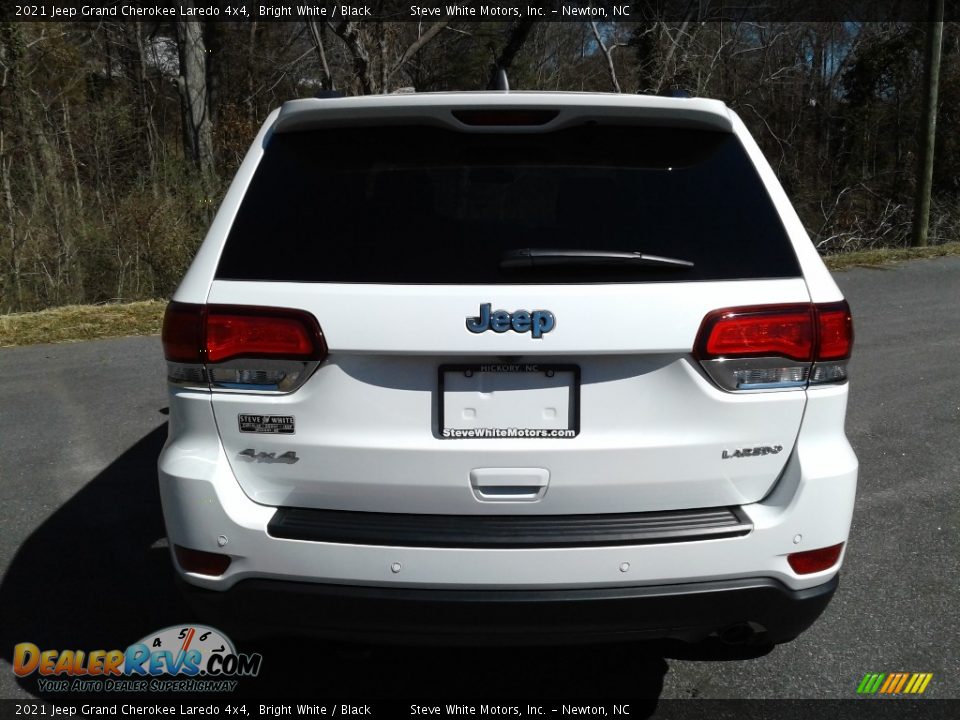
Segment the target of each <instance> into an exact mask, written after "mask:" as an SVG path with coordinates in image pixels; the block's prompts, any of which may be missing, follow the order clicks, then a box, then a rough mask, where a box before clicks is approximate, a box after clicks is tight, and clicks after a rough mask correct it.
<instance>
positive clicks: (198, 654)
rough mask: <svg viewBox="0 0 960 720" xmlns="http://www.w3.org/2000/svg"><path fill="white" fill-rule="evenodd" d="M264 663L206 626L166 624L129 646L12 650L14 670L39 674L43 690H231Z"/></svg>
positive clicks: (24, 645) (21, 674) (21, 646)
mask: <svg viewBox="0 0 960 720" xmlns="http://www.w3.org/2000/svg"><path fill="white" fill-rule="evenodd" d="M262 662H263V658H262V656H261V655H260V654H259V653H252V654H245V653H238V652H237V651H236V648H235V647H234V645H233V642H232V641H231V640H230V639H229V638H228V637H227V636H226V635H224V634H223V633H222V632H220V631H219V630H216V629H214V628H211V627H206V626H203V625H175V626H171V627H168V628H164V629H163V630H160V631H159V632H155V633H151V634H150V635H147V636H146V637H145V638H143V639H142V640H140V641H139V642H135V643H133V644H132V645H130V646H128V647H127V648H126V650H89V651H84V650H41V649H40V648H39V647H38V646H37V645H35V644H34V643H30V642H22V643H18V644H17V645H16V646H14V649H13V671H14V673H16V674H17V675H18V676H19V677H27V676H30V675H33V674H36V675H37V676H38V679H37V683H38V686H39V690H40V691H41V692H150V691H153V692H231V691H233V690H234V689H236V686H237V682H238V681H237V679H236V678H240V677H255V676H256V675H257V674H258V673H259V672H260V665H261V663H262Z"/></svg>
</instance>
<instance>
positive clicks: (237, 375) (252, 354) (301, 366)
mask: <svg viewBox="0 0 960 720" xmlns="http://www.w3.org/2000/svg"><path fill="white" fill-rule="evenodd" d="M163 349H164V354H165V356H166V358H167V368H168V377H169V379H170V381H171V382H174V383H177V384H180V385H188V386H193V387H207V388H213V389H221V390H234V391H245V392H249V391H255V392H282V393H286V392H292V391H293V390H295V389H297V388H298V387H299V386H300V385H302V384H303V382H304V381H305V380H306V379H307V377H309V375H310V374H311V373H312V372H313V370H314V369H316V367H317V365H319V364H320V362H322V361H323V359H324V358H325V357H326V355H327V346H326V343H325V341H324V339H323V333H322V332H321V330H320V326H319V325H318V324H317V320H316V318H314V317H313V315H311V314H310V313H308V312H305V311H302V310H289V309H285V308H265V307H249V306H243V305H192V304H187V303H178V302H171V303H170V304H169V305H168V306H167V312H166V314H165V315H164V321H163Z"/></svg>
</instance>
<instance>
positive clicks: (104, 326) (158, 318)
mask: <svg viewBox="0 0 960 720" xmlns="http://www.w3.org/2000/svg"><path fill="white" fill-rule="evenodd" d="M944 255H960V242H949V243H944V244H943V245H932V246H930V247H924V248H879V249H877V250H860V251H858V252H852V253H844V254H842V255H828V256H827V257H825V258H824V259H823V260H824V262H825V263H826V264H827V267H828V268H830V269H831V270H847V269H849V268H851V267H880V266H883V265H889V264H891V263H896V262H902V261H904V260H916V259H919V258H932V257H942V256H944ZM166 306H167V303H166V301H165V300H145V301H143V302H134V303H124V304H116V305H67V306H65V307H58V308H51V309H49V310H40V311H39V312H28V313H15V314H13V315H0V347H11V346H14V345H34V344H37V343H55V342H70V341H78V340H93V339H95V338H108V337H125V336H129V335H157V334H159V333H160V326H161V324H162V322H163V310H164V308H165V307H166Z"/></svg>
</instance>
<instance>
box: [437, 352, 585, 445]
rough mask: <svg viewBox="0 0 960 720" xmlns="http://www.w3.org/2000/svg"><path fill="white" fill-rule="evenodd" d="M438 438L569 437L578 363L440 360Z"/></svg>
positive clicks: (574, 426) (575, 428)
mask: <svg viewBox="0 0 960 720" xmlns="http://www.w3.org/2000/svg"><path fill="white" fill-rule="evenodd" d="M438 375H439V377H438V388H439V392H438V397H439V403H438V404H439V408H438V430H439V433H438V435H439V437H440V438H442V439H463V438H490V439H502V438H573V437H576V436H577V435H578V434H579V432H580V366H579V365H570V364H557V363H497V362H491V363H469V364H451V365H441V366H440V368H439V373H438Z"/></svg>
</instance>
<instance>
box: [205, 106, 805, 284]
mask: <svg viewBox="0 0 960 720" xmlns="http://www.w3.org/2000/svg"><path fill="white" fill-rule="evenodd" d="M519 248H551V249H552V248H556V249H587V250H616V251H637V252H643V253H647V254H653V255H662V256H669V257H672V258H679V259H682V260H687V261H690V262H693V263H694V266H693V267H692V268H683V269H677V268H672V269H663V268H647V267H626V266H622V265H610V266H596V265H592V266H591V265H585V266H568V267H561V268H546V269H544V268H537V269H533V270H530V269H527V270H516V269H509V268H506V269H505V268H502V267H501V260H502V259H503V256H504V253H505V252H508V251H510V250H516V249H519ZM799 275H800V270H799V267H798V264H797V260H796V257H795V255H794V253H793V249H792V247H791V245H790V242H789V240H788V238H787V236H786V233H785V231H784V228H783V225H782V224H781V222H780V219H779V217H778V215H777V213H776V211H775V209H774V207H773V205H772V203H771V201H770V198H769V196H768V195H767V192H766V190H765V189H764V187H763V184H762V183H761V181H760V179H759V177H758V176H757V173H756V170H755V169H754V168H753V166H752V164H751V163H750V161H749V159H748V158H747V156H746V153H745V151H744V150H743V148H742V146H741V145H740V143H739V142H738V141H737V139H736V138H735V137H734V136H733V135H730V134H727V133H720V132H709V131H703V130H686V129H675V128H650V127H624V126H607V127H604V126H597V125H594V126H583V127H579V128H573V129H568V130H563V131H559V132H552V133H538V134H470V133H458V132H455V131H451V130H446V129H438V128H427V127H380V128H344V129H326V130H318V131H311V132H302V133H288V134H278V135H275V136H273V138H272V140H271V141H270V145H269V147H268V148H267V151H266V154H265V156H264V157H263V159H262V161H261V163H260V166H259V167H258V169H257V171H256V174H255V175H254V178H253V180H252V183H251V185H250V188H249V189H248V192H247V194H246V197H245V199H244V200H243V203H242V205H241V207H240V210H239V212H238V214H237V217H236V220H235V221H234V224H233V228H232V230H231V232H230V236H229V238H228V240H227V245H226V248H225V250H224V253H223V256H222V258H221V260H220V265H219V268H218V271H217V277H218V278H221V279H237V280H278V281H310V282H372V283H517V282H520V283H547V282H657V281H691V280H725V279H735V278H769V277H798V276H799Z"/></svg>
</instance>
